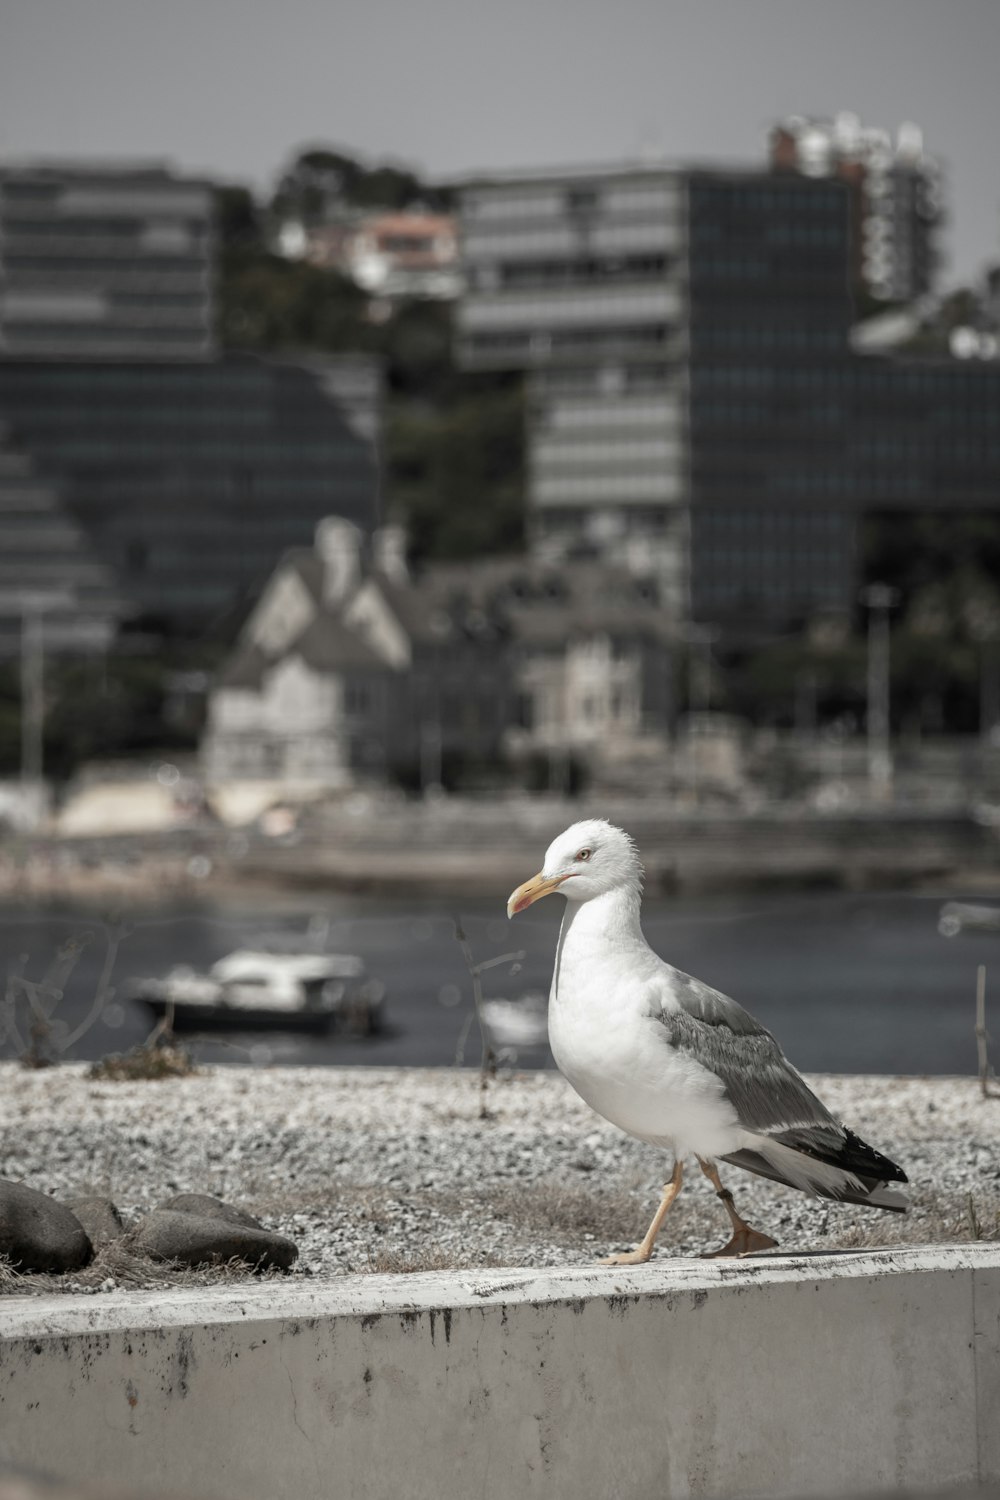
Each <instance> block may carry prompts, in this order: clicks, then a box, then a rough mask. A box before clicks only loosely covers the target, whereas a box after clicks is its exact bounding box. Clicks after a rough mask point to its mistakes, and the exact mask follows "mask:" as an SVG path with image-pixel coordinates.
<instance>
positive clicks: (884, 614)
mask: <svg viewBox="0 0 1000 1500" xmlns="http://www.w3.org/2000/svg"><path fill="white" fill-rule="evenodd" d="M898 597H899V592H898V590H897V589H893V588H890V587H889V586H888V584H885V583H873V584H870V585H869V586H868V588H866V589H863V590H862V592H861V599H862V602H863V603H864V604H865V605H867V608H868V711H867V719H868V786H869V789H870V792H871V795H872V798H873V800H874V801H876V802H888V801H890V800H891V798H892V771H893V767H892V743H891V739H890V719H889V611H890V609H891V608H892V606H893V605H894V604H895V603H896V600H897V598H898Z"/></svg>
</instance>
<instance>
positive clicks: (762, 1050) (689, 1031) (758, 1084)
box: [654, 966, 844, 1150]
mask: <svg viewBox="0 0 1000 1500" xmlns="http://www.w3.org/2000/svg"><path fill="white" fill-rule="evenodd" d="M666 967H667V976H666V982H667V984H668V986H669V990H670V998H669V999H668V998H667V997H665V996H661V997H660V999H659V1000H658V1001H657V1002H656V1008H655V1009H654V1015H655V1017H656V1020H657V1021H659V1022H660V1024H661V1025H662V1026H663V1028H664V1031H665V1032H666V1037H667V1040H668V1041H669V1043H670V1045H671V1047H674V1048H676V1049H677V1051H678V1052H681V1053H686V1054H687V1055H688V1056H690V1057H692V1058H694V1059H695V1061H697V1062H699V1063H700V1064H701V1065H702V1067H703V1068H707V1069H708V1071H709V1072H710V1073H714V1074H715V1076H716V1077H717V1078H718V1079H719V1080H720V1081H721V1083H722V1086H723V1089H724V1092H725V1096H726V1098H727V1099H729V1100H730V1102H731V1103H732V1105H733V1107H734V1109H735V1110H736V1114H737V1116H738V1118H739V1122H740V1124H741V1125H742V1126H743V1127H744V1129H746V1130H752V1131H755V1132H757V1133H758V1134H761V1135H771V1136H776V1137H779V1138H780V1139H781V1140H783V1141H785V1142H787V1144H789V1145H792V1144H796V1145H798V1144H799V1142H798V1141H797V1140H794V1137H796V1136H800V1135H801V1133H803V1132H808V1135H809V1138H810V1140H809V1144H810V1145H811V1146H812V1148H813V1149H814V1150H815V1149H816V1147H817V1146H822V1145H827V1144H829V1145H830V1146H834V1145H841V1144H842V1143H843V1140H844V1129H843V1126H842V1125H839V1124H838V1123H837V1121H836V1120H835V1119H834V1118H833V1116H832V1115H831V1114H830V1112H829V1110H827V1109H826V1108H825V1106H824V1105H823V1104H822V1103H821V1102H820V1101H819V1099H817V1098H816V1095H815V1094H814V1093H813V1092H812V1090H811V1089H810V1088H809V1086H808V1085H807V1084H806V1082H805V1080H804V1079H802V1078H801V1077H800V1076H799V1074H798V1073H796V1071H795V1069H794V1068H793V1067H792V1065H791V1063H789V1062H788V1060H787V1059H786V1057H785V1055H784V1053H783V1052H782V1050H781V1048H780V1047H779V1046H778V1044H777V1042H776V1041H775V1040H774V1037H773V1036H772V1035H771V1033H770V1032H769V1031H766V1030H765V1028H764V1027H763V1026H761V1024H760V1022H759V1021H756V1020H754V1018H753V1016H751V1015H750V1014H749V1013H748V1012H747V1011H745V1010H744V1009H743V1007H742V1006H741V1005H737V1003H736V1001H735V1000H730V998H729V996H728V995H723V994H721V993H720V992H719V991H718V990H713V989H712V988H711V987H710V986H709V985H707V984H702V983H701V981H700V980H698V979H692V978H691V976H690V974H682V973H681V972H680V970H679V969H672V968H670V967H669V966H666ZM671 999H672V1001H673V1004H671V1003H670V1001H671ZM821 1138H822V1139H821Z"/></svg>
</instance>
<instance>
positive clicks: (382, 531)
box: [372, 525, 410, 583]
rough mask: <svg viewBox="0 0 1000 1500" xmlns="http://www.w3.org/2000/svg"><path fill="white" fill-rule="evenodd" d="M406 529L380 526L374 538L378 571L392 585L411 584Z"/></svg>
mask: <svg viewBox="0 0 1000 1500" xmlns="http://www.w3.org/2000/svg"><path fill="white" fill-rule="evenodd" d="M406 541H407V537H406V527H405V526H398V525H396V526H380V527H379V529H378V530H377V531H376V532H375V534H374V536H373V537H372V553H373V556H374V559H375V568H376V571H377V572H379V573H381V574H383V576H384V577H386V578H388V580H389V582H390V583H409V581H410V570H409V568H408V567H407V566H406Z"/></svg>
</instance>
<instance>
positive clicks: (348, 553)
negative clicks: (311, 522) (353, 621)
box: [316, 516, 362, 607]
mask: <svg viewBox="0 0 1000 1500" xmlns="http://www.w3.org/2000/svg"><path fill="white" fill-rule="evenodd" d="M361 542H362V536H361V532H360V531H359V529H358V528H357V526H354V525H352V523H351V522H350V521H345V520H344V519H343V518H342V517H341V516H325V517H324V519H323V520H322V521H320V523H319V525H318V526H317V527H316V554H317V556H318V557H319V560H320V562H321V563H322V564H323V603H324V604H326V605H332V606H334V607H339V606H341V605H343V604H346V602H347V600H348V599H349V598H350V597H351V595H352V594H353V593H354V591H355V590H356V589H357V587H358V584H359V583H360V582H361Z"/></svg>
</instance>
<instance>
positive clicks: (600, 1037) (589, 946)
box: [549, 912, 742, 1156]
mask: <svg viewBox="0 0 1000 1500" xmlns="http://www.w3.org/2000/svg"><path fill="white" fill-rule="evenodd" d="M573 916H575V913H572V912H571V913H570V918H571V919H572V917H573ZM575 927H576V924H574V923H573V922H572V920H570V921H569V922H567V923H564V928H563V933H562V934H561V937H560V950H559V955H558V958H557V962H556V969H555V973H554V975H553V981H552V991H551V994H550V996H549V1043H550V1045H551V1048H552V1055H553V1057H554V1058H555V1060H556V1064H557V1066H558V1068H559V1070H560V1072H561V1073H563V1074H564V1076H565V1077H566V1078H567V1079H568V1080H569V1082H570V1083H571V1084H572V1086H573V1088H574V1089H575V1090H576V1091H577V1093H578V1094H580V1096H581V1097H582V1098H583V1099H585V1100H586V1101H587V1103H588V1104H589V1105H590V1107H591V1108H592V1109H594V1110H596V1111H597V1113H598V1114H600V1115H603V1116H604V1118H605V1119H606V1120H610V1121H611V1122H612V1124H614V1125H617V1126H618V1127H619V1128H620V1129H621V1130H624V1131H627V1132H628V1134H629V1135H634V1136H637V1137H638V1139H639V1140H643V1141H648V1142H649V1143H650V1144H652V1145H656V1146H664V1147H667V1148H669V1149H672V1150H674V1151H675V1152H677V1154H678V1155H687V1154H689V1153H690V1152H697V1153H698V1154H699V1155H701V1156H718V1155H722V1154H724V1153H725V1152H726V1151H733V1150H736V1149H737V1148H738V1146H739V1144H740V1143H741V1137H742V1131H741V1129H740V1127H739V1125H738V1122H737V1119H736V1112H735V1110H734V1109H733V1106H732V1105H731V1104H730V1102H729V1101H728V1100H727V1099H726V1098H725V1097H724V1095H723V1089H722V1084H721V1082H720V1080H719V1079H718V1078H717V1077H716V1076H715V1074H713V1073H711V1072H709V1071H708V1069H706V1068H704V1067H703V1066H702V1065H701V1064H700V1063H698V1062H697V1061H695V1059H693V1058H692V1057H689V1056H686V1055H685V1054H683V1053H681V1052H679V1051H677V1050H676V1049H675V1048H673V1047H671V1046H670V1044H669V1042H668V1039H667V1034H666V1031H665V1029H664V1027H663V1025H662V1023H661V1022H660V1021H658V1020H657V1019H656V1012H657V1010H658V1009H659V1007H660V1005H666V1006H667V1007H668V1008H669V1007H671V1006H672V1005H674V1004H676V1002H675V1001H674V1000H673V997H672V995H671V994H670V985H669V980H670V973H671V971H670V969H669V968H668V966H667V965H666V964H664V963H663V961H662V960H661V959H660V958H658V957H657V955H656V954H655V953H653V951H652V950H651V949H650V948H649V947H648V946H647V944H646V943H645V940H644V939H642V938H641V937H640V940H639V942H638V943H636V944H628V945H624V946H619V945H616V944H614V943H611V942H602V941H600V940H599V939H598V940H597V941H595V938H598V935H597V934H591V933H586V932H585V931H580V930H579V928H577V929H576V930H574V928H575Z"/></svg>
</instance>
